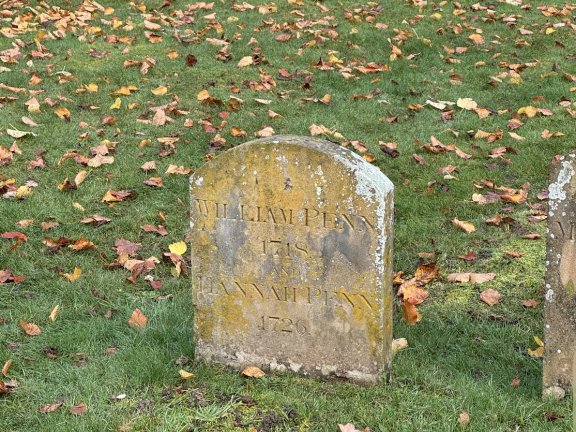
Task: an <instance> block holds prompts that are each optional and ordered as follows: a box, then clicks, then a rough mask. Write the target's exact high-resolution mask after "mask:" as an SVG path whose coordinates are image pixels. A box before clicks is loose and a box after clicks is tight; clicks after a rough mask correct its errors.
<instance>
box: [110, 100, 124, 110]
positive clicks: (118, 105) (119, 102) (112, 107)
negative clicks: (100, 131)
mask: <svg viewBox="0 0 576 432" xmlns="http://www.w3.org/2000/svg"><path fill="white" fill-rule="evenodd" d="M120 104H122V100H121V99H120V98H116V102H114V103H113V104H112V105H111V106H110V109H120Z"/></svg>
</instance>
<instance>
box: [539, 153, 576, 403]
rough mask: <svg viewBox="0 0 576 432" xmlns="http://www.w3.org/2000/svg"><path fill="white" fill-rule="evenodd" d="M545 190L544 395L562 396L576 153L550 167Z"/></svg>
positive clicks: (568, 375) (570, 332)
mask: <svg viewBox="0 0 576 432" xmlns="http://www.w3.org/2000/svg"><path fill="white" fill-rule="evenodd" d="M548 190H549V200H548V207H549V208H548V239H547V242H546V300H545V302H544V327H545V328H544V368H543V369H544V370H543V372H544V374H543V394H544V396H553V397H564V395H565V393H566V391H567V390H568V389H569V388H570V387H572V378H573V370H572V363H573V358H574V354H575V352H576V349H575V348H576V346H575V343H576V288H575V286H576V232H575V229H574V228H575V225H576V151H575V152H572V153H571V154H569V155H568V156H564V157H562V158H561V159H560V160H558V161H556V162H554V163H553V164H552V166H551V168H550V186H549V187H548Z"/></svg>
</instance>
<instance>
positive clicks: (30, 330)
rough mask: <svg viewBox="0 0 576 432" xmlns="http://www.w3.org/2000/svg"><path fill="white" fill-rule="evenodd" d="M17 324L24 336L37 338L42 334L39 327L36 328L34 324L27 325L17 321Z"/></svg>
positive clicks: (22, 321) (24, 322)
mask: <svg viewBox="0 0 576 432" xmlns="http://www.w3.org/2000/svg"><path fill="white" fill-rule="evenodd" d="M18 324H20V327H22V329H23V330H24V331H25V332H26V334H28V335H30V336H38V335H39V334H41V333H42V331H41V330H40V327H38V326H37V325H36V324H32V323H27V322H26V321H24V320H19V321H18Z"/></svg>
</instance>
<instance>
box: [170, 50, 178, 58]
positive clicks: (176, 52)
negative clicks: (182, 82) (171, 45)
mask: <svg viewBox="0 0 576 432" xmlns="http://www.w3.org/2000/svg"><path fill="white" fill-rule="evenodd" d="M167 55H168V58H169V59H170V60H174V59H175V58H177V57H178V51H175V50H172V51H170V52H169V53H168V54H167Z"/></svg>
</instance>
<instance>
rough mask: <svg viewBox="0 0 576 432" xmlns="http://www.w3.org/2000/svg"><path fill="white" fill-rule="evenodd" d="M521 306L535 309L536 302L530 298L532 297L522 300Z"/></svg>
mask: <svg viewBox="0 0 576 432" xmlns="http://www.w3.org/2000/svg"><path fill="white" fill-rule="evenodd" d="M522 306H525V307H531V308H534V309H536V306H538V302H537V301H536V300H532V299H530V300H522Z"/></svg>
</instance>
